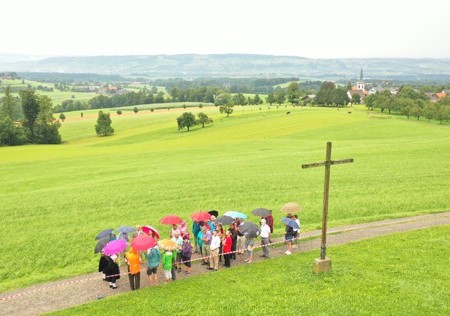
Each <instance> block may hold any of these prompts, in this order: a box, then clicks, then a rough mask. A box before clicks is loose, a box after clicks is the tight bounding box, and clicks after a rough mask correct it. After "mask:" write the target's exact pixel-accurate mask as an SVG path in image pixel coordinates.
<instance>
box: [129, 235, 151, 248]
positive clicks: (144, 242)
mask: <svg viewBox="0 0 450 316" xmlns="http://www.w3.org/2000/svg"><path fill="white" fill-rule="evenodd" d="M155 245H156V240H155V239H153V237H150V236H149V235H139V236H137V237H135V238H134V239H133V241H132V242H131V247H133V248H134V249H135V250H147V249H149V248H153V247H154V246H155Z"/></svg>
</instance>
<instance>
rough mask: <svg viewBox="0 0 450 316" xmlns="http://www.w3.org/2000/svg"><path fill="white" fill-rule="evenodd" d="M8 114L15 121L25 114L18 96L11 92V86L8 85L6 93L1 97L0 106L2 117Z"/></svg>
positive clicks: (0, 116)
mask: <svg viewBox="0 0 450 316" xmlns="http://www.w3.org/2000/svg"><path fill="white" fill-rule="evenodd" d="M7 116H8V117H10V118H11V119H12V120H13V121H17V120H19V119H20V118H22V116H23V115H22V110H21V109H20V105H19V102H18V100H17V98H15V97H14V96H12V94H11V87H10V86H7V87H6V88H5V93H4V96H3V98H2V99H1V107H0V119H4V118H5V117H7Z"/></svg>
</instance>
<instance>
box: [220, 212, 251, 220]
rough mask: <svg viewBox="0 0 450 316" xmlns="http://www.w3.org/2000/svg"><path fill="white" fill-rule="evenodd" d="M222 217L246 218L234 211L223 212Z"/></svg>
mask: <svg viewBox="0 0 450 316" xmlns="http://www.w3.org/2000/svg"><path fill="white" fill-rule="evenodd" d="M223 215H226V216H230V217H233V218H247V215H245V214H244V213H240V212H236V211H228V212H225V214H223Z"/></svg>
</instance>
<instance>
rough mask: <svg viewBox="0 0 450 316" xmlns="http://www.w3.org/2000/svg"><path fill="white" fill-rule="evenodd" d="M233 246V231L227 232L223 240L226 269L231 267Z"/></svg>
mask: <svg viewBox="0 0 450 316" xmlns="http://www.w3.org/2000/svg"><path fill="white" fill-rule="evenodd" d="M232 246H233V239H232V238H231V231H230V230H227V232H226V235H225V239H224V240H223V247H222V250H223V253H224V255H223V257H224V259H225V267H227V268H229V267H230V259H231V248H232Z"/></svg>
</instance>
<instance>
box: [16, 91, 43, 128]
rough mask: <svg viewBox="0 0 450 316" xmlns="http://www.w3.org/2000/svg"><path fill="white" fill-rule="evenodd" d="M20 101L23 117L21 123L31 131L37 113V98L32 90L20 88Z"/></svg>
mask: <svg viewBox="0 0 450 316" xmlns="http://www.w3.org/2000/svg"><path fill="white" fill-rule="evenodd" d="M19 95H20V98H21V101H22V110H23V115H24V117H25V119H24V122H23V125H24V127H25V128H27V129H29V130H30V132H31V134H32V133H33V129H34V123H35V122H36V119H37V116H38V113H39V99H38V96H37V95H36V93H35V92H34V91H33V90H21V91H20V92H19Z"/></svg>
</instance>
